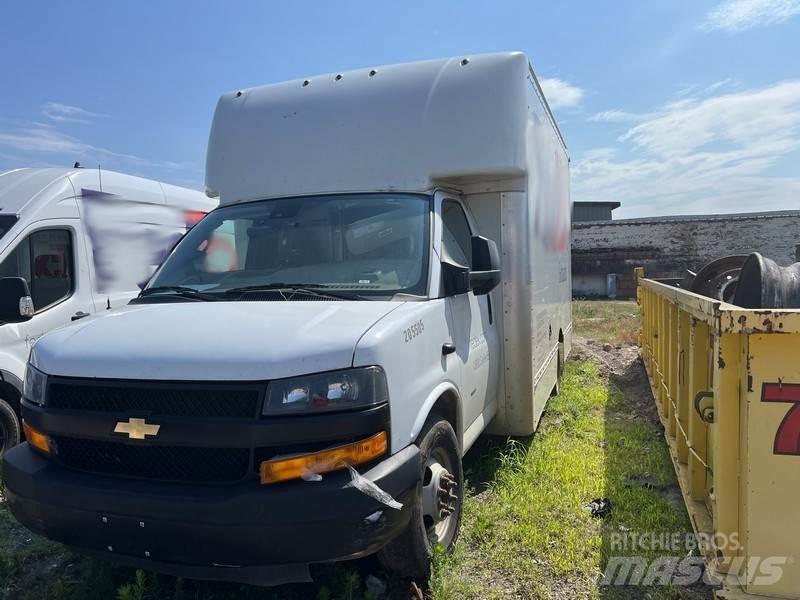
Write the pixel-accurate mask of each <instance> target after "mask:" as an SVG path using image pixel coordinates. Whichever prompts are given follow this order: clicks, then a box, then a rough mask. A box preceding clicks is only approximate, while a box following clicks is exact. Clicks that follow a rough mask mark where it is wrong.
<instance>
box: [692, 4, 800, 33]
mask: <svg viewBox="0 0 800 600" xmlns="http://www.w3.org/2000/svg"><path fill="white" fill-rule="evenodd" d="M798 14H800V0H724V2H721V3H720V4H718V5H717V6H716V7H715V8H714V9H713V10H712V11H711V12H709V13H708V16H707V17H706V20H705V21H704V22H703V24H702V25H701V28H702V29H705V30H707V31H712V30H715V29H721V30H723V31H728V32H731V33H738V32H741V31H745V30H747V29H751V28H753V27H764V26H766V25H775V24H778V23H783V22H784V21H788V20H789V19H791V18H792V17H794V16H795V15H798Z"/></svg>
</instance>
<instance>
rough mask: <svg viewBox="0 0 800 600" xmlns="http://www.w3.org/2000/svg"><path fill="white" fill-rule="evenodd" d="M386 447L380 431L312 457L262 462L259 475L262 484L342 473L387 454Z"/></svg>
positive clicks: (306, 455)
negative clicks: (349, 466)
mask: <svg viewBox="0 0 800 600" xmlns="http://www.w3.org/2000/svg"><path fill="white" fill-rule="evenodd" d="M388 447H389V444H388V441H387V438H386V432H385V431H381V432H380V433H378V434H375V435H373V436H372V437H370V438H367V439H365V440H361V441H360V442H355V443H353V444H347V445H345V446H337V447H336V448H329V449H328V450H322V451H321V452H314V453H313V454H303V455H301V456H294V457H292V458H277V459H273V460H265V461H264V462H262V463H261V466H260V469H259V470H260V474H261V483H263V484H267V483H277V482H279V481H288V480H290V479H300V478H301V477H303V476H304V475H305V476H308V475H312V474H321V473H330V472H331V471H337V470H339V469H345V468H347V466H348V465H360V464H363V463H365V462H369V461H371V460H372V459H373V458H378V457H379V456H382V455H384V454H386V450H387V448H388Z"/></svg>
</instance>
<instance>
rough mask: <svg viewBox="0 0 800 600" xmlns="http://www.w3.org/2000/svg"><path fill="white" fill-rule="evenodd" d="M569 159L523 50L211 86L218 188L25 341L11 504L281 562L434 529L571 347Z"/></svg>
mask: <svg viewBox="0 0 800 600" xmlns="http://www.w3.org/2000/svg"><path fill="white" fill-rule="evenodd" d="M568 163H569V159H568V157H567V151H566V148H565V145H564V142H563V140H562V138H561V135H560V134H559V131H558V128H557V126H556V123H555V121H554V119H553V116H552V114H551V113H550V110H549V109H548V106H547V103H546V101H545V99H544V96H543V95H542V91H541V88H540V87H539V84H538V83H537V80H536V77H535V76H534V73H533V70H532V69H531V67H530V65H529V63H528V59H527V58H526V57H525V56H524V55H523V54H520V53H506V54H492V55H485V56H471V57H457V58H452V59H446V60H431V61H426V62H419V63H411V64H400V65H393V66H385V67H376V68H372V69H363V70H357V71H351V72H345V73H333V74H330V75H324V76H319V77H309V78H307V79H299V80H295V81H289V82H286V83H280V84H276V85H268V86H264V87H257V88H252V89H245V90H241V91H236V92H232V93H229V94H225V95H224V96H222V97H221V98H220V100H219V103H218V105H217V108H216V113H215V115H214V121H213V125H212V129H211V135H210V140H209V148H208V159H207V167H206V168H207V173H206V184H207V188H208V193H209V194H211V195H213V196H219V198H220V202H221V206H220V207H219V208H218V209H216V210H214V211H213V212H211V213H210V214H209V215H208V216H207V217H206V218H205V219H203V221H201V222H200V223H199V224H198V225H197V226H195V227H194V228H193V229H192V230H191V231H189V233H187V234H186V236H185V237H184V238H183V239H182V240H181V242H180V243H179V244H178V245H177V246H176V247H175V249H174V250H173V251H172V253H171V254H170V255H169V257H168V258H167V259H166V260H165V262H164V263H163V264H162V265H161V267H160V268H159V270H158V271H157V272H156V274H155V275H154V276H153V279H152V280H151V282H150V284H149V285H148V287H147V288H146V289H145V290H143V292H142V294H141V295H140V297H139V298H137V299H135V300H134V301H133V302H132V303H131V305H130V306H128V307H126V308H123V309H121V310H119V311H116V312H115V313H114V314H113V315H108V316H106V317H99V318H97V319H94V320H93V321H91V322H86V323H79V324H77V325H75V326H73V327H70V328H67V329H63V330H60V331H57V332H54V333H51V334H49V335H47V336H45V337H44V338H43V339H42V340H40V341H39V342H38V343H37V344H36V345H35V346H34V347H33V350H32V353H31V357H30V363H29V366H28V370H27V377H26V382H25V399H24V401H23V405H24V406H23V414H24V417H25V421H26V423H27V425H28V427H29V437H28V444H25V445H21V446H20V447H18V448H14V449H12V450H11V451H9V452H8V453H7V454H6V456H5V462H4V467H3V476H4V478H5V484H6V489H7V494H8V501H9V505H10V507H11V510H12V511H13V513H14V514H15V515H16V516H17V518H18V519H19V520H20V521H21V522H23V523H24V524H26V525H27V526H28V527H30V528H31V529H32V530H34V531H38V532H41V533H44V534H45V535H47V536H49V537H51V538H53V539H56V540H60V541H62V542H64V543H67V544H70V545H72V546H76V547H79V548H83V549H85V550H88V551H93V552H96V553H99V554H101V555H103V556H106V557H108V558H112V559H116V560H118V561H120V562H122V563H126V564H130V565H134V566H139V567H142V568H148V569H152V570H156V571H161V572H166V573H172V574H176V575H181V576H187V577H195V578H209V579H227V580H236V581H248V582H255V583H262V584H267V583H279V582H286V581H301V580H306V579H307V578H308V577H309V570H308V566H309V564H313V563H320V562H328V561H334V560H340V559H345V558H353V557H358V556H363V555H366V554H370V553H373V552H378V553H379V556H380V558H381V560H382V561H383V562H384V563H385V564H386V565H387V566H388V567H389V568H391V569H394V570H395V571H397V572H399V573H402V574H405V575H409V576H424V575H425V574H426V573H427V572H428V570H429V559H430V556H431V551H432V547H433V545H434V544H439V545H441V546H442V547H444V548H445V549H446V550H449V549H450V548H452V545H453V542H454V541H455V539H456V536H457V532H458V527H459V522H460V519H461V506H462V500H463V495H464V476H463V472H462V466H461V458H462V456H463V455H464V453H465V452H467V451H468V450H469V448H470V446H471V445H472V444H473V442H474V441H475V439H476V438H477V437H478V435H480V433H481V432H483V431H485V430H487V428H488V429H489V430H490V431H492V432H494V433H498V434H504V435H528V434H531V433H533V431H534V430H535V429H536V426H537V423H538V421H539V417H540V415H541V413H542V410H543V409H544V406H545V403H546V402H547V399H548V397H549V396H550V395H551V393H553V391H554V390H557V387H558V376H559V373H560V370H561V366H562V364H563V362H564V359H565V356H566V355H567V354H568V352H569V348H570V339H571V333H572V325H571V309H570V251H569V234H570V201H569V173H568Z"/></svg>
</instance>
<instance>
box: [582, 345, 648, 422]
mask: <svg viewBox="0 0 800 600" xmlns="http://www.w3.org/2000/svg"><path fill="white" fill-rule="evenodd" d="M570 359H571V360H590V361H592V362H594V363H595V364H597V365H598V366H599V367H600V375H601V376H602V377H603V378H604V379H606V380H607V381H608V382H609V383H610V384H611V385H613V386H614V387H615V388H616V389H618V390H619V391H620V392H621V393H622V395H623V397H624V398H625V403H624V404H625V407H626V411H625V413H624V414H617V415H612V416H624V417H628V418H634V417H643V418H645V419H646V420H647V421H648V422H649V423H650V424H652V426H653V427H654V428H656V429H657V430H658V431H660V432H663V430H664V429H663V427H662V425H661V421H660V420H659V418H658V410H657V409H656V405H655V401H654V400H653V394H652V392H651V390H650V382H649V381H648V379H647V372H646V371H645V369H644V365H643V364H642V360H641V358H640V356H639V348H638V347H637V346H631V345H629V344H616V345H612V344H608V343H601V342H598V341H595V340H589V339H586V338H583V337H580V336H575V337H573V338H572V353H571V354H570ZM628 409H631V410H632V412H628Z"/></svg>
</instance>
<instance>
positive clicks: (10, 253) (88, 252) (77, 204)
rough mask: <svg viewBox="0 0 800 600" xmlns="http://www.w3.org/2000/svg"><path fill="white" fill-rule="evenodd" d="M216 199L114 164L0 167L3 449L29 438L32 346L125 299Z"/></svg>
mask: <svg viewBox="0 0 800 600" xmlns="http://www.w3.org/2000/svg"><path fill="white" fill-rule="evenodd" d="M215 206H216V202H215V201H212V200H209V199H208V198H207V197H206V196H205V194H203V193H201V192H197V191H194V190H189V189H186V188H180V187H176V186H173V185H168V184H164V183H159V182H157V181H150V180H148V179H142V178H140V177H133V176H130V175H123V174H121V173H115V172H112V171H100V170H98V169H81V168H73V169H56V168H48V169H16V170H13V171H7V172H5V173H0V379H2V381H0V454H2V453H3V451H4V450H5V448H8V447H11V446H14V445H16V444H17V443H18V442H19V440H20V436H21V426H20V423H19V415H20V397H21V395H22V379H23V374H24V371H25V362H26V361H27V359H28V353H29V352H30V348H31V346H32V345H33V343H34V342H35V341H36V340H37V339H38V338H39V337H40V336H41V335H43V334H45V333H47V332H48V331H51V330H53V329H56V328H57V327H61V326H63V325H67V324H69V323H70V322H72V321H77V320H78V319H81V318H83V317H86V316H89V315H91V314H94V313H96V312H98V311H105V310H107V309H109V308H114V307H117V306H121V305H123V304H126V303H127V302H128V301H129V300H130V299H131V298H133V297H134V296H136V295H137V294H138V292H139V288H138V287H137V283H142V284H144V283H145V282H146V281H147V279H148V278H149V276H150V275H151V274H152V272H153V271H154V270H155V267H157V266H158V264H159V263H160V262H161V260H162V259H163V257H164V256H165V255H166V253H167V252H168V250H169V249H170V248H171V247H172V246H173V245H174V243H175V242H176V241H177V240H178V239H179V238H180V236H181V235H183V233H185V232H186V229H187V227H188V226H190V225H191V224H193V223H195V222H196V221H197V220H199V218H200V217H201V216H204V215H205V214H206V213H207V212H208V211H210V210H211V209H213V208H214V207H215ZM21 292H24V293H23V294H22V298H23V310H22V311H20V293H21Z"/></svg>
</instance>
